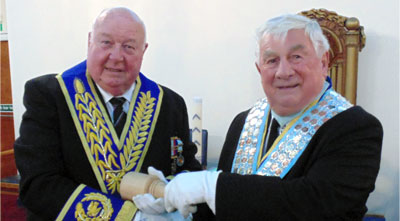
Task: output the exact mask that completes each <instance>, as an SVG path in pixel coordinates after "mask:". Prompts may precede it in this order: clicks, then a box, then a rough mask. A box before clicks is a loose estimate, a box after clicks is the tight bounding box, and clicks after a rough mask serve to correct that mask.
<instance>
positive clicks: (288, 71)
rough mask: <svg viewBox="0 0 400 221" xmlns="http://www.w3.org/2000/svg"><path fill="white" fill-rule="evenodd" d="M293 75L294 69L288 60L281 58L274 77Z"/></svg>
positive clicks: (282, 77) (283, 77)
mask: <svg viewBox="0 0 400 221" xmlns="http://www.w3.org/2000/svg"><path fill="white" fill-rule="evenodd" d="M293 75H294V70H293V69H292V67H291V66H290V63H289V61H288V60H287V59H281V60H280V62H279V66H278V70H277V71H276V74H275V77H277V78H279V79H288V78H290V77H291V76H293Z"/></svg>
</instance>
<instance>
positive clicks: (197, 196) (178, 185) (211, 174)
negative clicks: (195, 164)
mask: <svg viewBox="0 0 400 221" xmlns="http://www.w3.org/2000/svg"><path fill="white" fill-rule="evenodd" d="M220 172H221V171H200V172H188V173H181V174H179V175H178V176H176V177H175V178H174V179H172V181H171V182H169V183H168V184H167V186H166V187H165V194H164V198H165V199H164V204H165V209H166V210H167V211H169V212H170V211H173V210H174V209H178V211H179V212H180V213H181V214H182V215H183V216H184V217H187V216H188V215H189V213H194V212H196V209H197V208H196V207H195V206H194V205H195V204H199V203H204V202H206V203H207V205H208V206H209V207H210V209H211V210H212V211H213V213H214V214H215V191H216V187H217V179H218V175H219V173H220Z"/></svg>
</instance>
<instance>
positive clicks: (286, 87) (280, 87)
mask: <svg viewBox="0 0 400 221" xmlns="http://www.w3.org/2000/svg"><path fill="white" fill-rule="evenodd" d="M297 86H299V84H295V85H288V86H278V87H277V88H278V89H283V90H285V89H292V88H296V87H297Z"/></svg>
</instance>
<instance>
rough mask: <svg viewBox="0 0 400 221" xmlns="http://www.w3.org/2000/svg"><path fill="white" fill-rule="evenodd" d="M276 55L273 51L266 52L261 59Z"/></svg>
mask: <svg viewBox="0 0 400 221" xmlns="http://www.w3.org/2000/svg"><path fill="white" fill-rule="evenodd" d="M274 55H276V52H275V51H271V50H267V51H265V52H264V53H263V59H264V60H265V59H266V58H268V57H271V56H274Z"/></svg>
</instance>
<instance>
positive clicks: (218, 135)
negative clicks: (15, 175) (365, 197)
mask: <svg viewBox="0 0 400 221" xmlns="http://www.w3.org/2000/svg"><path fill="white" fill-rule="evenodd" d="M115 5H124V6H128V7H130V8H132V9H133V10H134V11H136V12H137V13H138V14H139V16H141V17H142V19H143V20H144V22H145V24H146V26H147V32H148V42H149V48H148V51H147V52H146V55H145V58H144V64H143V68H142V72H143V73H145V74H146V75H147V76H148V77H150V78H151V79H153V80H155V81H157V82H159V83H161V84H163V85H166V86H168V87H170V88H172V89H174V90H175V91H177V92H178V93H180V94H181V95H182V96H183V97H184V98H185V100H186V102H187V105H188V110H189V114H190V115H191V112H192V108H191V106H193V105H192V103H193V102H192V99H193V97H194V96H200V97H202V98H203V119H204V120H203V127H204V128H207V129H208V131H209V144H208V145H209V158H210V159H211V160H215V159H217V158H218V156H219V153H220V151H221V147H222V144H223V141H224V137H225V135H226V132H227V129H228V126H229V124H230V122H231V120H232V119H233V117H234V116H235V115H236V114H237V113H238V112H240V111H243V110H246V109H247V108H249V107H250V106H251V104H253V103H254V101H256V100H257V99H258V98H260V97H262V96H263V92H262V89H261V85H260V79H259V76H258V73H257V71H256V69H255V66H254V46H255V45H254V30H255V29H256V28H257V27H258V26H259V25H261V23H262V22H264V21H265V20H266V19H268V18H270V17H273V16H277V15H279V14H282V13H297V12H299V11H303V10H308V9H311V8H326V9H329V10H332V11H336V12H337V13H339V14H341V15H346V16H354V17H357V18H358V19H359V20H360V22H361V25H363V26H364V27H365V34H366V36H367V43H366V47H365V48H364V49H363V51H362V52H361V54H360V56H359V78H358V104H359V105H361V106H363V107H364V108H365V109H367V110H368V111H369V112H371V113H372V114H374V115H375V116H377V117H378V118H379V119H380V120H381V122H382V124H383V126H384V131H385V137H384V142H383V153H382V163H381V171H380V174H379V176H378V180H377V183H376V190H375V191H374V193H372V195H371V197H370V199H369V201H368V206H369V209H370V210H369V213H379V214H384V215H385V216H386V218H387V220H399V214H398V213H399V163H398V161H399V150H398V149H399V139H398V137H399V89H398V86H399V50H398V49H399V3H398V0H386V1H374V0H352V1H347V0H336V1H316V0H303V1H301V2H299V1H296V0H281V1H279V3H276V2H274V3H273V2H272V1H265V0H253V1H239V0H237V1H236V0H218V1H214V0H164V1H156V0H136V1H132V0H129V1H128V0H124V1H123V0H89V1H81V0H57V1H54V0H41V1H31V0H7V2H6V7H7V17H8V20H7V22H8V32H9V34H8V38H9V44H10V56H11V74H12V87H13V99H14V110H15V127H16V133H17V134H16V136H18V128H19V124H20V121H21V115H22V113H23V111H24V107H23V106H22V94H23V85H24V83H25V81H26V80H27V79H29V78H33V77H35V76H39V75H42V74H46V73H51V72H56V73H57V72H62V71H63V70H65V69H67V68H69V67H71V66H73V65H74V64H77V63H78V62H80V61H82V60H83V59H85V57H86V50H87V47H86V46H87V32H88V30H89V28H90V24H91V22H92V20H93V19H94V18H95V16H96V15H97V14H98V13H99V12H100V11H101V9H103V8H105V7H110V6H115Z"/></svg>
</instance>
